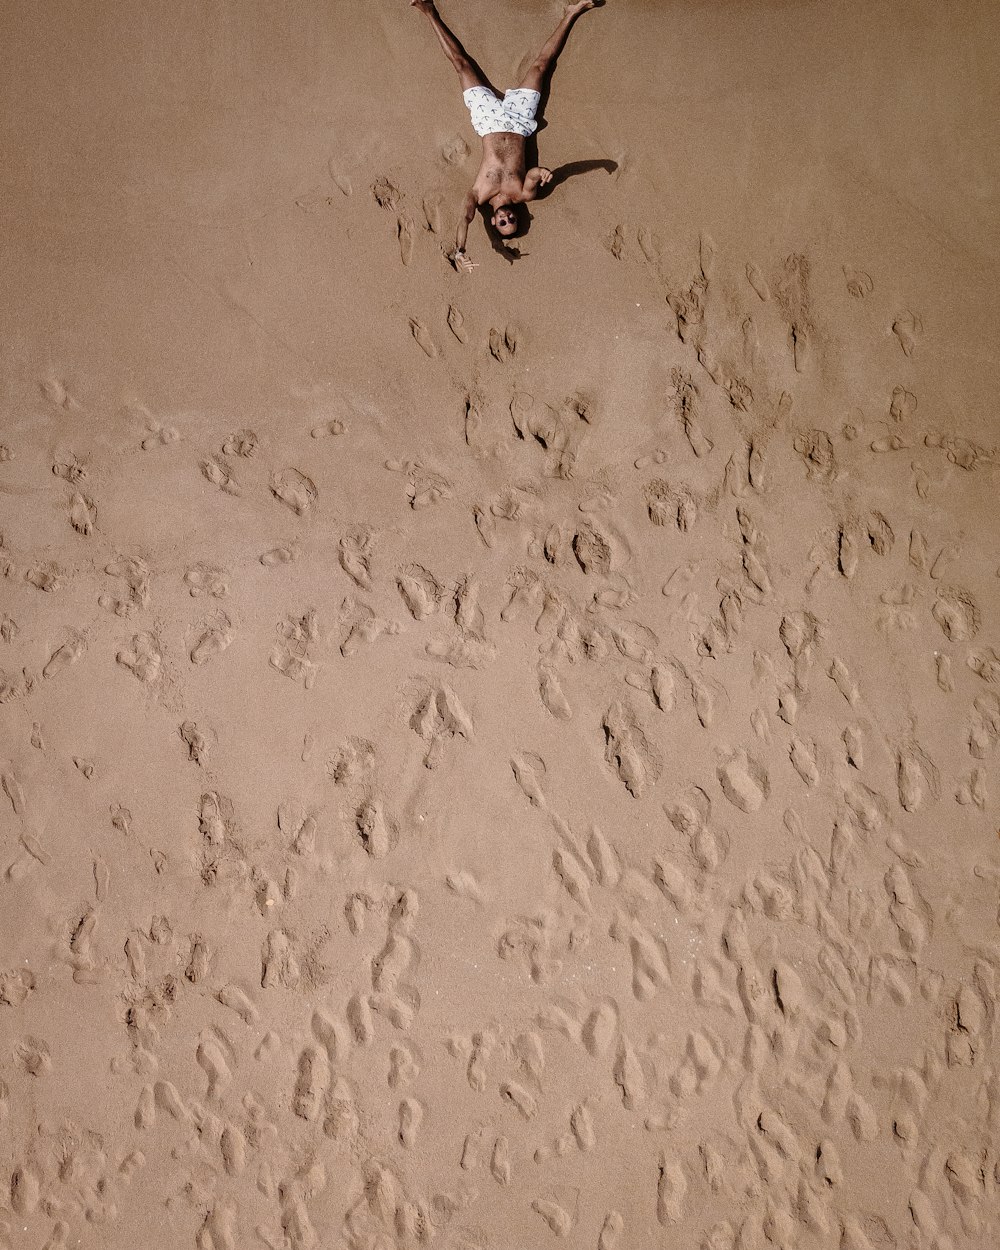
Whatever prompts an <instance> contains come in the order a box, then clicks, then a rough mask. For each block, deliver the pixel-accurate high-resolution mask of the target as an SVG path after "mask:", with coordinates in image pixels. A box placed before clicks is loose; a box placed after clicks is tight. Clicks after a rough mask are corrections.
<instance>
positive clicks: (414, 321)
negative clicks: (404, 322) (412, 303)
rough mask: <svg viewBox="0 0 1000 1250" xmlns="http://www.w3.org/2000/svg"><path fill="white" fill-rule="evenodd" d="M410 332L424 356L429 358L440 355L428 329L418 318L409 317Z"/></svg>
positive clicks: (432, 358)
mask: <svg viewBox="0 0 1000 1250" xmlns="http://www.w3.org/2000/svg"><path fill="white" fill-rule="evenodd" d="M410 333H411V334H412V335H413V338H414V340H415V342H416V344H417V346H418V347H419V348H420V350H421V351H422V352H423V353H424V355H425V356H429V357H430V359H431V360H434V359H435V358H436V357H437V356H440V354H441V352H440V350H439V349H438V346H437V344H436V343H435V342H434V340H433V339H432V338H431V335H430V331H429V330H428V329H427V327H426V326H425V325H424V323H423V322H422V321H421V320H420V319H419V318H417V317H411V318H410Z"/></svg>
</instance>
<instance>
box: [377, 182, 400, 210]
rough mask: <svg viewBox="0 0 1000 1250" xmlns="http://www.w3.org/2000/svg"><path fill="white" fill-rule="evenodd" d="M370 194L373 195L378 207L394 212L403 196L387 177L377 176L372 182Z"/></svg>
mask: <svg viewBox="0 0 1000 1250" xmlns="http://www.w3.org/2000/svg"><path fill="white" fill-rule="evenodd" d="M372 195H373V196H374V197H375V203H376V204H377V205H378V206H379V208H385V209H388V210H389V211H390V212H395V211H396V208H397V207H398V205H399V202H400V200H401V199H402V198H403V196H402V192H401V191H400V189H399V187H397V186H395V185H394V184H393V183H391V182H390V181H389V179H388V178H377V179H376V180H375V182H374V183H373V184H372Z"/></svg>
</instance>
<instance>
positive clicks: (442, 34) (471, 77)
mask: <svg viewBox="0 0 1000 1250" xmlns="http://www.w3.org/2000/svg"><path fill="white" fill-rule="evenodd" d="M410 4H411V5H413V7H414V8H415V9H419V10H420V12H421V13H423V14H424V15H425V16H426V17H428V18H429V19H430V23H431V25H432V26H433V27H434V33H435V34H436V35H437V37H438V40H439V41H440V43H441V47H442V48H444V54H445V56H446V57H447V58H448V60H449V61H451V63H452V65H454V67H455V69H456V70H457V71H458V76H459V78H460V79H461V80H462V90H463V91H468V89H469V88H470V87H482V86H485V84H484V82H483V79H482V76H481V74H480V73H479V69H478V68H477V66H476V64H475V62H474V61H473V60H472V59H471V58H470V56H469V54H468V53H467V52H466V50H465V49H464V48H463V47H462V45H461V44H460V43H459V41H458V39H457V38H456V37H455V35H454V34H453V33H452V32H451V31H450V30H449V29H448V27H447V26H445V24H444V22H442V20H441V15H440V14H439V13H438V11H437V9H436V8H435V7H434V0H410Z"/></svg>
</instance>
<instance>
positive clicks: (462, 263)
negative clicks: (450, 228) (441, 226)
mask: <svg viewBox="0 0 1000 1250" xmlns="http://www.w3.org/2000/svg"><path fill="white" fill-rule="evenodd" d="M478 207H479V205H478V201H477V200H476V197H475V195H474V194H473V193H472V192H471V191H470V192H469V194H468V195H467V196H466V197H465V203H464V204H463V205H462V216H461V217H460V218H459V222H458V230H457V231H456V233H455V255H454V260H455V267H456V269H461V270H462V271H463V272H464V273H468V272H469V271H470V270H471V269H472V267H473V264H472V261H471V260H469V258H468V256H466V254H465V244H466V241H467V240H468V238H469V226H471V225H472V220H473V218H474V217H475V215H476V209H477V208H478Z"/></svg>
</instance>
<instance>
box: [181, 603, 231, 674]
mask: <svg viewBox="0 0 1000 1250" xmlns="http://www.w3.org/2000/svg"><path fill="white" fill-rule="evenodd" d="M233 637H234V635H233V629H232V622H231V621H230V619H229V617H228V616H226V614H225V613H224V612H220V613H219V615H218V616H217V617H216V618H215V619H214V620H213V621H211V622H210V623H209V624H208V626H207V627H206V628H205V629H203V630H202V631H201V633H200V634H199V636H198V638H197V640H196V641H195V643H194V645H193V646H192V647H191V650H190V652H189V655H190V657H191V663H192V664H207V663H208V661H209V660H211V659H214V658H215V656H217V655H221V654H222V652H223V651H225V649H226V648H227V647H228V646H229V644H230V643H231V642H232V641H233Z"/></svg>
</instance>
